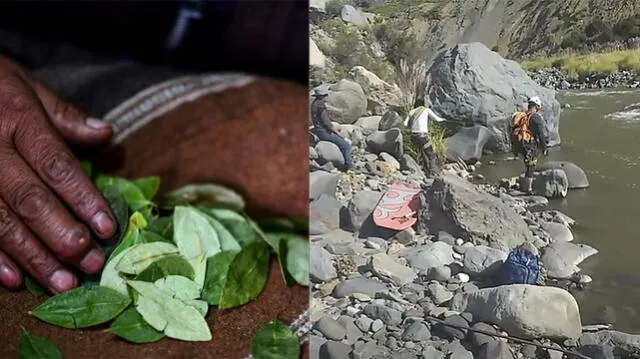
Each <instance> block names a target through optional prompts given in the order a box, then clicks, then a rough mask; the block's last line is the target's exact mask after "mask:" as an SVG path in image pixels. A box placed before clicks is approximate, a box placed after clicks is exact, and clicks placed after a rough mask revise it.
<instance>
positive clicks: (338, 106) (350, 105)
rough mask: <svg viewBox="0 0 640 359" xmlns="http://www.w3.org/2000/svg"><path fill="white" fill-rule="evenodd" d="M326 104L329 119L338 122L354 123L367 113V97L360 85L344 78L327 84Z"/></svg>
mask: <svg viewBox="0 0 640 359" xmlns="http://www.w3.org/2000/svg"><path fill="white" fill-rule="evenodd" d="M326 104H327V110H328V111H329V114H330V116H331V120H332V121H335V122H338V123H346V124H351V123H354V122H356V120H357V119H359V118H360V117H362V116H364V115H365V114H366V113H367V97H366V96H365V95H364V92H363V91H362V87H360V85H358V84H357V83H355V82H353V81H350V80H346V79H344V80H340V81H339V82H338V83H335V84H333V85H331V86H329V95H328V96H327V102H326Z"/></svg>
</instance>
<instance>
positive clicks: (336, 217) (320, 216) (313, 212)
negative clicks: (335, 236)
mask: <svg viewBox="0 0 640 359" xmlns="http://www.w3.org/2000/svg"><path fill="white" fill-rule="evenodd" d="M341 208H342V205H341V204H340V202H339V201H338V200H337V199H335V198H333V197H332V196H329V195H327V194H324V193H323V194H321V195H320V197H319V198H318V199H317V200H315V201H313V202H311V204H309V234H311V235H316V234H324V233H328V232H331V231H333V230H336V229H338V228H340V209H341Z"/></svg>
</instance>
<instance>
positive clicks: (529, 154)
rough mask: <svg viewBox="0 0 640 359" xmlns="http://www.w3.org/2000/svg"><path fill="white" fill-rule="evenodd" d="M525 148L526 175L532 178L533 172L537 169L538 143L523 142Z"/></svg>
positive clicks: (523, 148)
mask: <svg viewBox="0 0 640 359" xmlns="http://www.w3.org/2000/svg"><path fill="white" fill-rule="evenodd" d="M521 147H522V150H523V153H522V155H523V158H524V165H525V168H526V170H525V177H527V178H531V177H533V172H534V171H535V169H536V165H537V164H538V155H539V149H538V145H537V144H536V143H535V142H529V143H523V144H522V145H521Z"/></svg>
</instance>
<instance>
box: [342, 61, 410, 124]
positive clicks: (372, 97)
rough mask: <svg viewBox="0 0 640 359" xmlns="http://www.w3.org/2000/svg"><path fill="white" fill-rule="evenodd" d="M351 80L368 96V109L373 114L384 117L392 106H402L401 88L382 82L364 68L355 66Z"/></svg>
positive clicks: (351, 72) (350, 73)
mask: <svg viewBox="0 0 640 359" xmlns="http://www.w3.org/2000/svg"><path fill="white" fill-rule="evenodd" d="M349 79H350V80H352V81H354V82H356V83H358V85H360V87H361V88H362V91H363V92H364V94H365V96H367V109H368V110H369V111H371V112H372V113H373V114H375V115H383V114H384V113H385V112H386V111H387V109H388V108H389V107H390V106H400V98H401V96H402V93H401V92H400V88H399V87H398V86H396V85H391V84H389V83H388V82H386V81H384V80H382V79H381V78H379V77H378V75H376V74H374V73H373V72H371V71H369V70H367V69H365V68H364V67H362V66H354V67H353V68H352V69H351V71H349Z"/></svg>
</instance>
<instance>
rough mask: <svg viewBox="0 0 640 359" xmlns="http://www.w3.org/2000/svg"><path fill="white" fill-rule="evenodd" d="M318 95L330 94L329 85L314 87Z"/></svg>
mask: <svg viewBox="0 0 640 359" xmlns="http://www.w3.org/2000/svg"><path fill="white" fill-rule="evenodd" d="M314 92H315V95H316V96H327V95H328V94H329V86H324V85H322V86H318V87H316V88H315V89H314Z"/></svg>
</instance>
